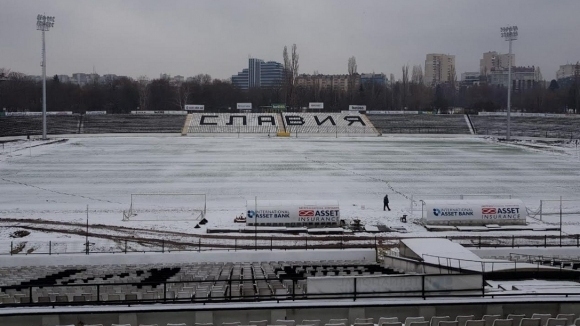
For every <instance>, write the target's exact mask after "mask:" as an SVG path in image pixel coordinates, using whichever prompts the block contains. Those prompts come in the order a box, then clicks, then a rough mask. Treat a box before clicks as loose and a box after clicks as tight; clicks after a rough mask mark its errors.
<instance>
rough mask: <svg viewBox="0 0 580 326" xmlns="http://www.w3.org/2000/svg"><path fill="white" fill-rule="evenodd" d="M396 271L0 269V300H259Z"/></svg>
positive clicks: (259, 266)
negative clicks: (311, 280) (327, 280)
mask: <svg viewBox="0 0 580 326" xmlns="http://www.w3.org/2000/svg"><path fill="white" fill-rule="evenodd" d="M397 273H399V272H398V271H395V270H393V269H389V268H384V267H381V266H380V265H378V264H376V263H375V264H369V263H368V262H364V261H322V262H320V261H316V262H292V263H289V262H265V263H198V264H180V265H173V264H150V265H103V266H95V267H87V266H84V267H83V266H52V267H47V268H42V269H39V268H30V267H16V268H0V303H4V304H17V303H22V304H28V303H52V302H56V303H64V302H86V301H138V300H153V301H157V300H177V301H179V300H182V299H185V300H187V301H189V300H193V301H196V300H201V301H203V300H236V299H243V298H259V299H262V298H268V297H273V296H275V297H277V296H284V297H286V296H288V295H304V294H306V293H307V291H306V279H307V278H308V277H324V276H348V275H384V274H397ZM97 284H98V286H97Z"/></svg>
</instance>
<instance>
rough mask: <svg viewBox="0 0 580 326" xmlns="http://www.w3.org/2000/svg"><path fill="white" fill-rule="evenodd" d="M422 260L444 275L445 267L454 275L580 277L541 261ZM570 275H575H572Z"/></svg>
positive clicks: (578, 273) (423, 256)
mask: <svg viewBox="0 0 580 326" xmlns="http://www.w3.org/2000/svg"><path fill="white" fill-rule="evenodd" d="M510 256H511V254H510ZM425 257H431V258H436V259H437V263H435V262H434V261H425V259H424V258H425ZM422 258H423V260H424V261H425V263H426V264H432V265H435V266H438V267H439V268H440V273H443V272H442V271H443V270H444V269H443V267H444V268H446V270H445V271H446V273H448V274H453V273H454V272H457V273H460V274H464V273H481V274H482V275H485V274H486V273H496V272H510V273H512V272H513V273H522V272H532V273H540V272H546V273H559V274H558V278H559V279H574V280H577V279H578V277H579V276H580V272H579V271H575V270H573V269H566V268H564V267H563V266H562V265H560V266H545V265H544V264H542V263H541V262H540V261H535V262H532V263H529V262H521V261H517V260H470V259H463V258H453V257H443V256H436V255H430V254H423V255H422ZM462 264H463V266H462ZM518 264H519V265H518ZM541 267H551V268H550V269H544V270H542V269H541ZM518 268H519V270H518ZM564 273H566V274H564ZM569 273H573V274H572V275H570V274H569ZM520 278H521V276H520ZM579 294H580V293H579Z"/></svg>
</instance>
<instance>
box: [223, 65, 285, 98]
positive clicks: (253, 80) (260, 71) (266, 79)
mask: <svg viewBox="0 0 580 326" xmlns="http://www.w3.org/2000/svg"><path fill="white" fill-rule="evenodd" d="M283 79H284V66H283V65H282V64H281V63H278V62H275V61H268V62H264V60H261V59H256V58H250V59H248V68H247V69H244V70H242V71H240V72H239V73H238V74H237V75H233V76H232V84H233V85H234V86H236V87H238V88H240V89H243V90H248V89H250V88H254V87H276V86H279V85H281V84H282V81H283Z"/></svg>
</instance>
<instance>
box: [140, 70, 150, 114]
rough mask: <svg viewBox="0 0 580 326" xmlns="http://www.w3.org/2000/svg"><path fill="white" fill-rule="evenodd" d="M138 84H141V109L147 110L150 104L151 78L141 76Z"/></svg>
mask: <svg viewBox="0 0 580 326" xmlns="http://www.w3.org/2000/svg"><path fill="white" fill-rule="evenodd" d="M137 82H138V83H139V109H141V110H147V107H148V103H149V78H147V76H139V78H138V79H137Z"/></svg>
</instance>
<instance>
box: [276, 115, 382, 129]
mask: <svg viewBox="0 0 580 326" xmlns="http://www.w3.org/2000/svg"><path fill="white" fill-rule="evenodd" d="M282 116H283V121H284V125H285V127H286V131H288V132H290V133H305V134H324V133H330V134H335V133H338V134H376V131H375V129H374V128H373V126H372V125H371V124H369V122H368V120H366V118H365V116H363V115H360V114H358V113H288V112H284V113H283V114H282ZM345 118H347V120H345ZM355 118H358V119H360V120H357V119H355ZM359 121H360V122H359ZM302 122H303V124H297V123H302ZM361 122H362V123H361Z"/></svg>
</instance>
